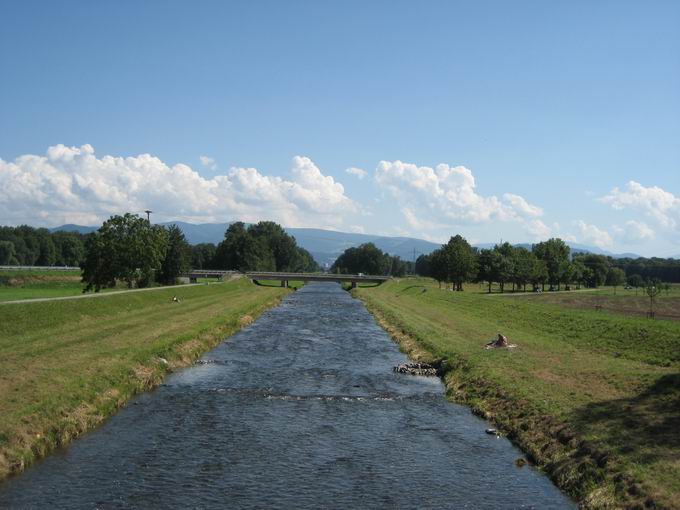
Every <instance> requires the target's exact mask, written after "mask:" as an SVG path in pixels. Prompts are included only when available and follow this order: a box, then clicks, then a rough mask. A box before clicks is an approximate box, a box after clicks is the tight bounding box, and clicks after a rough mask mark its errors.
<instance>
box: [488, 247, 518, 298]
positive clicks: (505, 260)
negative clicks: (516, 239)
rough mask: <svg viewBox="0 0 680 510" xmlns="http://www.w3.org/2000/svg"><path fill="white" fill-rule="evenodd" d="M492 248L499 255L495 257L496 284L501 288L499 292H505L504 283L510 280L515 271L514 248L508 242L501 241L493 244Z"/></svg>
mask: <svg viewBox="0 0 680 510" xmlns="http://www.w3.org/2000/svg"><path fill="white" fill-rule="evenodd" d="M493 249H494V251H495V252H496V253H498V255H499V257H498V259H497V261H498V267H497V269H496V277H497V281H498V285H499V286H500V288H501V292H505V284H506V283H507V282H512V277H513V274H514V273H515V260H514V257H513V250H514V248H513V247H512V245H511V244H510V243H503V244H501V245H500V246H499V245H496V246H494V248H493Z"/></svg>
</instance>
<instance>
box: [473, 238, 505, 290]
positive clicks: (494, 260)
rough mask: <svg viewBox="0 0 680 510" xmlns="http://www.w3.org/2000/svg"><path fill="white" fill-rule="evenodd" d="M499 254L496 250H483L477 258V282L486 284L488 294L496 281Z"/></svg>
mask: <svg viewBox="0 0 680 510" xmlns="http://www.w3.org/2000/svg"><path fill="white" fill-rule="evenodd" d="M500 259H501V254H500V253H498V251H496V250H488V249H483V250H481V251H480V252H479V256H478V257H477V263H478V267H479V269H478V272H477V280H478V281H480V282H482V281H485V282H487V284H488V289H489V294H491V286H492V285H493V282H495V281H498V268H499V266H500Z"/></svg>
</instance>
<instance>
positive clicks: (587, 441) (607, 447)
mask: <svg viewBox="0 0 680 510" xmlns="http://www.w3.org/2000/svg"><path fill="white" fill-rule="evenodd" d="M621 292H623V291H622V290H621V289H620V288H619V290H618V291H617V296H613V295H610V293H609V291H602V292H601V295H600V299H605V300H608V301H607V302H612V303H613V302H616V303H618V300H619V299H622V300H623V299H624V298H625V299H628V298H626V297H625V296H620V297H619V295H618V293H621ZM356 294H357V295H358V296H359V297H361V298H362V299H363V300H364V301H365V302H366V304H367V306H368V307H369V309H370V310H371V311H372V312H373V313H374V314H375V315H376V317H377V318H378V319H379V320H380V321H381V323H382V324H383V325H384V326H385V327H386V328H387V329H388V330H389V331H390V332H391V333H392V334H393V336H394V337H395V338H396V339H397V340H398V341H400V342H401V344H402V346H403V347H404V349H405V350H407V351H410V352H411V354H412V355H413V356H415V357H420V358H422V359H426V360H430V361H434V362H435V363H436V362H440V361H441V360H447V364H446V365H445V367H446V368H447V369H448V372H447V374H446V377H445V380H446V384H447V388H448V391H449V394H450V396H451V397H452V398H454V399H455V400H457V401H460V402H463V403H466V404H467V405H469V406H471V407H472V408H473V410H474V411H475V412H478V413H480V414H482V415H484V416H486V417H487V418H489V419H490V420H491V421H492V422H494V423H496V424H497V425H498V427H499V428H500V429H501V430H503V431H504V432H505V433H507V434H508V435H509V436H510V437H511V438H512V439H513V440H515V441H516V442H517V443H518V444H519V445H520V446H521V447H522V448H523V449H524V450H525V451H526V452H527V453H528V456H529V458H530V460H533V461H535V462H536V463H537V464H539V465H540V466H541V467H543V468H544V469H545V470H546V471H547V472H548V474H549V475H550V476H551V477H552V478H553V479H554V480H555V481H556V483H557V484H558V485H560V486H561V487H563V488H564V489H565V490H567V491H568V492H569V493H571V494H572V495H573V496H574V497H576V498H577V499H579V500H580V501H581V502H582V503H584V504H586V505H590V506H592V507H606V506H608V505H611V506H614V507H616V506H634V505H637V504H640V505H644V504H645V503H646V504H651V503H652V502H655V503H656V504H658V505H662V506H666V507H672V508H680V434H679V433H678V431H680V322H676V321H672V320H650V319H646V318H644V317H637V316H625V315H624V314H623V313H621V309H623V308H627V307H628V306H629V305H628V304H625V306H624V305H623V304H620V305H619V304H617V310H614V311H613V313H609V312H605V311H596V310H595V309H594V308H590V306H591V304H592V303H591V302H590V300H592V299H597V298H598V296H597V293H588V292H581V293H578V292H572V293H564V294H559V293H554V294H549V293H544V294H540V295H525V296H522V295H519V294H517V295H508V296H500V295H497V294H492V295H485V294H482V293H480V292H479V289H478V288H477V287H476V286H471V287H469V288H468V290H467V291H465V292H451V291H449V290H440V289H438V287H437V285H436V283H434V282H432V281H430V280H426V279H404V280H401V281H392V282H389V283H386V284H384V285H381V286H379V287H374V288H360V289H358V291H356ZM671 295H672V293H671ZM629 298H630V299H632V301H633V302H635V297H634V296H632V297H629ZM668 299H669V300H670V299H673V300H674V299H675V298H672V297H669V298H668ZM622 303H623V301H622ZM630 306H633V305H630ZM498 332H502V333H503V334H505V335H507V336H508V337H509V339H510V341H511V342H512V343H516V344H518V347H517V348H516V349H512V350H506V349H502V350H501V349H494V350H485V349H484V348H483V345H484V344H485V343H486V342H488V341H489V340H491V339H493V338H494V336H495V335H496V334H497V333H498Z"/></svg>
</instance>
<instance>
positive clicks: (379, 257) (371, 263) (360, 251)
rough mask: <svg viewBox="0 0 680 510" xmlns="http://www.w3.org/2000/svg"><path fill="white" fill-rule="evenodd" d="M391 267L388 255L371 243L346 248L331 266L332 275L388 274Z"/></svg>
mask: <svg viewBox="0 0 680 510" xmlns="http://www.w3.org/2000/svg"><path fill="white" fill-rule="evenodd" d="M391 266H392V260H391V257H390V256H389V255H387V254H386V253H383V252H382V250H380V249H379V248H378V247H376V246H375V245H374V244H373V243H365V244H362V245H360V246H357V247H353V248H347V249H346V250H345V251H344V252H343V253H342V254H341V255H340V256H339V257H338V258H337V259H336V260H335V262H334V263H333V265H332V266H331V272H332V273H341V274H357V273H364V274H373V275H384V274H388V273H389V271H390V269H391Z"/></svg>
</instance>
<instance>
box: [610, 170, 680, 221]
mask: <svg viewBox="0 0 680 510" xmlns="http://www.w3.org/2000/svg"><path fill="white" fill-rule="evenodd" d="M599 200H600V201H601V202H603V203H605V204H609V205H611V206H612V207H613V208H614V209H618V210H622V209H632V210H637V211H643V212H645V213H646V214H647V215H648V216H650V217H651V218H654V219H655V220H656V221H657V222H659V224H660V225H662V226H663V227H669V228H675V227H676V226H677V225H678V223H679V222H680V198H679V197H676V196H675V195H673V194H672V193H670V192H668V191H664V190H663V189H661V188H659V187H658V186H650V187H645V186H643V185H642V184H640V183H638V182H635V181H630V182H628V184H627V185H626V190H625V191H624V190H620V189H619V188H614V189H613V190H612V191H611V192H610V193H609V194H608V195H605V196H604V197H602V198H600V199H599Z"/></svg>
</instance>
